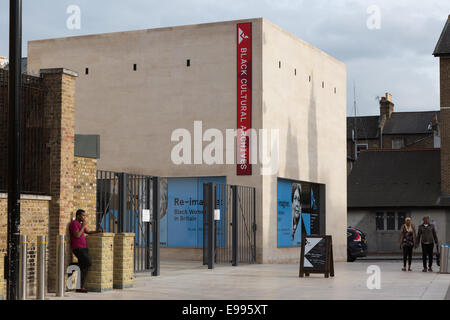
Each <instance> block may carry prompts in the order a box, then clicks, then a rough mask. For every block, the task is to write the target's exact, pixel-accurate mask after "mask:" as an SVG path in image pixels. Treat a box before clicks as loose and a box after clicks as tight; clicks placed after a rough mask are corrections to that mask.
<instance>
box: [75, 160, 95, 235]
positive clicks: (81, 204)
mask: <svg viewBox="0 0 450 320" xmlns="http://www.w3.org/2000/svg"><path fill="white" fill-rule="evenodd" d="M96 174H97V160H96V159H91V158H83V157H75V160H74V177H73V178H74V179H73V188H74V191H73V206H74V215H75V212H76V211H77V210H78V209H83V210H84V211H86V216H87V221H88V225H87V227H88V230H95V223H96V210H97V179H96ZM74 217H75V216H74Z"/></svg>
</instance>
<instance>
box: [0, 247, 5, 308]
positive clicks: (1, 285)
mask: <svg viewBox="0 0 450 320" xmlns="http://www.w3.org/2000/svg"><path fill="white" fill-rule="evenodd" d="M3 259H4V256H3V254H2V253H0V300H4V299H6V293H5V279H4V278H5V275H4V270H3V267H4V260H3Z"/></svg>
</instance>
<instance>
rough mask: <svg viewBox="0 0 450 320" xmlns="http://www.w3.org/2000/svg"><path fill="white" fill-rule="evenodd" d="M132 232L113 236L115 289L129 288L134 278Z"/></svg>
mask: <svg viewBox="0 0 450 320" xmlns="http://www.w3.org/2000/svg"><path fill="white" fill-rule="evenodd" d="M134 237H135V234H134V233H118V234H116V235H115V236H114V281H113V287H114V288H115V289H123V288H130V287H132V286H133V278H134V266H133V263H134Z"/></svg>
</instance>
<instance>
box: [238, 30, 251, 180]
mask: <svg viewBox="0 0 450 320" xmlns="http://www.w3.org/2000/svg"><path fill="white" fill-rule="evenodd" d="M251 120H252V24H251V23H240V24H238V25H237V129H238V135H237V141H236V146H237V152H236V154H237V175H238V176H244V175H251V174H252V166H251V164H250V131H249V129H250V128H251V125H252V123H251Z"/></svg>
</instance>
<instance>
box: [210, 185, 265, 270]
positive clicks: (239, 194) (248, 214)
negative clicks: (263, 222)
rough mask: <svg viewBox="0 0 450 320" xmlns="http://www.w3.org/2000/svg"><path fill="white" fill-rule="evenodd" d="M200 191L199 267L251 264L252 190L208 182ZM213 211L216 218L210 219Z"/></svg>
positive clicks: (253, 241) (253, 250) (253, 248)
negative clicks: (221, 264) (201, 231)
mask: <svg viewBox="0 0 450 320" xmlns="http://www.w3.org/2000/svg"><path fill="white" fill-rule="evenodd" d="M203 192H204V196H203V197H204V199H205V203H204V211H203V241H204V242H203V244H204V247H203V264H205V265H206V264H208V266H209V268H212V266H213V264H214V263H219V264H220V263H225V264H227V263H231V264H232V265H234V266H237V265H238V264H239V263H255V262H256V198H255V195H256V193H255V192H256V189H255V188H254V187H246V186H238V185H226V184H217V183H208V184H205V185H204V188H203ZM217 209H218V210H219V214H220V217H218V218H219V219H216V220H214V219H213V217H212V216H213V215H214V210H217ZM212 226H213V227H212ZM210 239H214V241H211V240H210ZM211 257H213V258H212V259H213V260H211Z"/></svg>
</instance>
